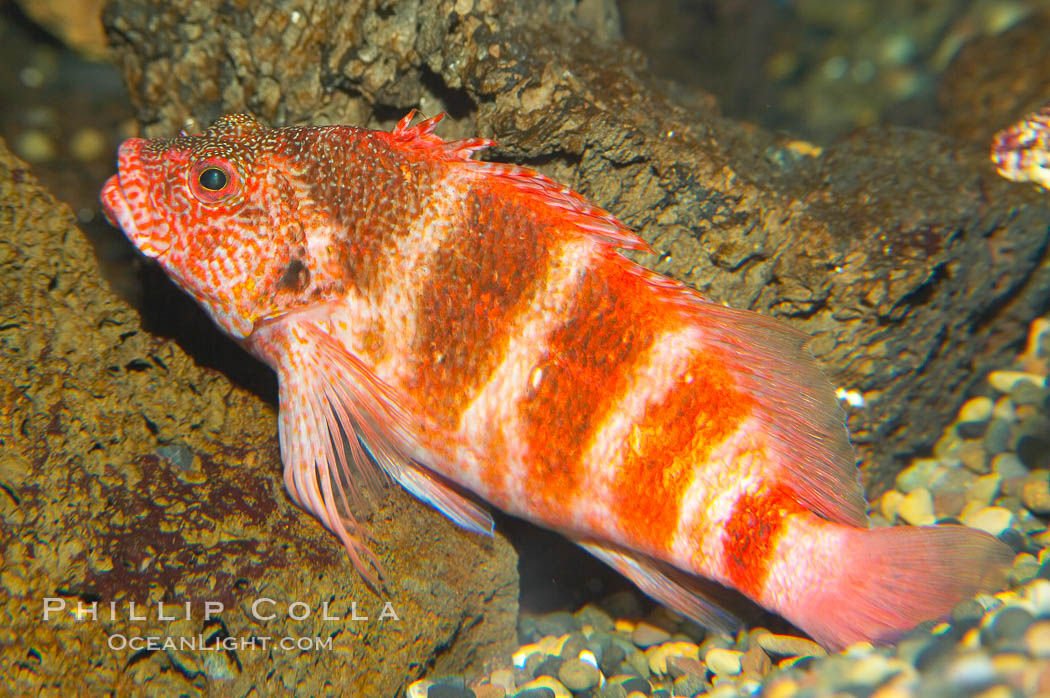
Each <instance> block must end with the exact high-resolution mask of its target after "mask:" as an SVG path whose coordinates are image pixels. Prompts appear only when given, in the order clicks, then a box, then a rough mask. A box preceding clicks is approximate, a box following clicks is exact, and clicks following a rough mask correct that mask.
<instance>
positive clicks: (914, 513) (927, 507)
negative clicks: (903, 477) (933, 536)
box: [897, 487, 934, 526]
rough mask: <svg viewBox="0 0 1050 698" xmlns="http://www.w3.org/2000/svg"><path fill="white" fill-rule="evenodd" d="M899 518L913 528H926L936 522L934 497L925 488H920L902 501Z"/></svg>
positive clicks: (898, 511)
mask: <svg viewBox="0 0 1050 698" xmlns="http://www.w3.org/2000/svg"><path fill="white" fill-rule="evenodd" d="M897 516H899V517H900V518H901V519H903V520H904V521H906V522H907V523H909V524H911V525H912V526H926V525H927V524H932V523H933V522H934V516H933V495H931V494H930V491H929V490H928V489H926V488H925V487H919V488H916V489H914V490H912V491H911V492H909V493H908V494H907V495H905V496H904V499H903V500H901V503H900V506H898V507H897Z"/></svg>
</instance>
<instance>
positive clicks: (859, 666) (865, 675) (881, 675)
mask: <svg viewBox="0 0 1050 698" xmlns="http://www.w3.org/2000/svg"><path fill="white" fill-rule="evenodd" d="M899 664H900V662H899V661H898V662H897V663H894V662H893V661H892V660H890V659H888V658H886V657H883V656H882V655H881V654H869V655H868V656H866V657H864V658H863V659H861V660H860V661H859V662H857V663H856V664H854V665H853V666H851V667H850V668H849V670H848V671H847V672H846V676H845V678H846V681H848V682H849V683H857V684H862V685H865V686H878V685H879V684H881V683H882V682H883V681H885V680H886V679H888V678H889V677H891V676H893V675H894V674H896V673H897V672H899V671H900V670H901V667H900V666H899Z"/></svg>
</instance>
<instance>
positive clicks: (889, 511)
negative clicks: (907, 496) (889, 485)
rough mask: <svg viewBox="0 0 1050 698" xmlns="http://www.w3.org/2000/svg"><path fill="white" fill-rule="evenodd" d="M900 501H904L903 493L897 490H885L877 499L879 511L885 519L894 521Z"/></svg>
mask: <svg viewBox="0 0 1050 698" xmlns="http://www.w3.org/2000/svg"><path fill="white" fill-rule="evenodd" d="M902 501H904V495H903V494H901V493H900V492H898V491H897V490H887V491H886V492H884V493H883V495H882V497H881V498H880V499H879V511H881V512H882V515H883V516H885V517H886V520H887V521H894V520H895V519H896V518H897V510H898V509H900V505H901V502H902Z"/></svg>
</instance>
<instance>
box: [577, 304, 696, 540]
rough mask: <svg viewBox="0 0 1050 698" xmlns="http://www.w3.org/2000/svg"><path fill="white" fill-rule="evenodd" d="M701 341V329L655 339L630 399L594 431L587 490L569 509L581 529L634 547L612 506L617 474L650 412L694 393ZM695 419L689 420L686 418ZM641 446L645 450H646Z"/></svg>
mask: <svg viewBox="0 0 1050 698" xmlns="http://www.w3.org/2000/svg"><path fill="white" fill-rule="evenodd" d="M699 337H700V333H699V331H698V330H697V328H696V327H695V326H688V325H686V326H684V327H681V328H678V329H675V330H671V331H668V332H665V333H663V334H662V335H658V336H656V337H655V338H654V339H653V342H652V344H650V346H649V349H648V351H647V352H646V356H645V357H644V360H641V361H639V362H637V363H636V364H635V366H634V368H633V371H632V374H631V376H630V378H629V379H628V380H627V383H626V384H627V386H628V389H627V392H626V394H624V395H622V396H621V397H620V402H619V404H617V405H616V406H615V407H613V408H611V409H610V410H609V413H608V415H607V417H606V421H605V422H604V423H603V424H601V425H600V426H599V427H598V428H597V429H596V430H595V431H594V433H593V435H592V437H591V442H590V444H588V447H587V449H586V450H585V451H584V453H583V455H582V465H581V472H583V473H584V477H585V478H586V481H587V487H586V489H585V490H584V491H581V492H577V493H575V494H576V498H575V499H574V500H571V502H570V503H568V504H567V506H568V507H570V508H571V510H572V511H574V512H575V521H576V525H577V526H578V527H579V528H580V529H582V530H590V531H594V532H596V533H600V534H601V535H602V536H603V537H605V538H606V539H607V540H610V541H619V542H621V543H622V544H625V545H631V544H632V543H633V541H631V540H627V539H626V538H625V536H624V532H623V531H622V530H621V527H620V525H619V521H617V519H616V517H615V515H614V514H613V513H612V512H611V511H610V510H609V506H608V502H610V501H612V499H613V494H614V493H613V491H612V487H613V484H614V482H615V480H616V475H617V471H618V469H619V467H620V465H621V464H622V463H623V460H624V456H625V449H628V448H632V447H633V444H632V434H633V432H634V430H635V428H636V426H637V425H638V423H639V422H641V421H642V420H643V418H644V417H645V413H646V410H647V409H649V408H650V407H656V406H659V405H661V404H663V402H664V401H665V400H666V399H667V397H668V396H669V395H670V394H671V393H672V392H673V391H675V390H689V385H688V384H685V383H684V382H683V374H685V373H686V372H687V371H689V369H690V368H691V366H692V363H693V360H694V359H695V357H696V354H697V351H698V347H699V346H700V344H699ZM689 416H690V415H683V418H687V417H689ZM640 445H641V446H642V447H643V448H644V444H640ZM668 455H669V456H670V457H674V456H675V455H676V454H668ZM654 467H660V464H654Z"/></svg>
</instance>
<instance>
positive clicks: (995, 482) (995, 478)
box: [967, 473, 1003, 504]
mask: <svg viewBox="0 0 1050 698" xmlns="http://www.w3.org/2000/svg"><path fill="white" fill-rule="evenodd" d="M1002 484H1003V476H1002V474H1001V473H988V474H987V475H982V476H981V477H979V478H977V482H975V483H974V485H973V487H971V488H970V489H969V491H968V493H967V496H968V497H969V499H970V501H975V502H982V503H983V504H991V503H992V502H993V501H994V500H995V498H996V496H997V495H998V494H999V488H1000V487H1002Z"/></svg>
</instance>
